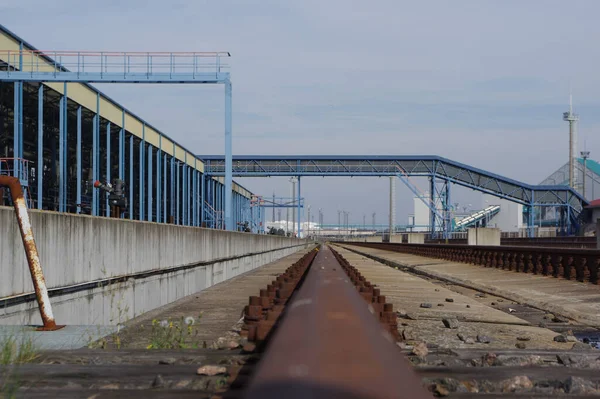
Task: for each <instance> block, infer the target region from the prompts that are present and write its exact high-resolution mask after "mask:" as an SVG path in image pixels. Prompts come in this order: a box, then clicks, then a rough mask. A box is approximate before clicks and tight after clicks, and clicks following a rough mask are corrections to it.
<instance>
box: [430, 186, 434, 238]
mask: <svg viewBox="0 0 600 399" xmlns="http://www.w3.org/2000/svg"><path fill="white" fill-rule="evenodd" d="M429 179H430V180H429V196H430V201H431V203H432V204H433V205H432V206H433V207H434V208H435V175H431V177H430V178H429ZM429 230H430V231H431V237H432V238H433V237H435V213H434V212H433V210H429Z"/></svg>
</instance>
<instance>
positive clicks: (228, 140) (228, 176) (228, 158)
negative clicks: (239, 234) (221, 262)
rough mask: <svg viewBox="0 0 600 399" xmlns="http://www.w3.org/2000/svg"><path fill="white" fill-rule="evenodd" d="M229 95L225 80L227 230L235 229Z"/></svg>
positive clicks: (229, 85) (230, 91)
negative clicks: (232, 217)
mask: <svg viewBox="0 0 600 399" xmlns="http://www.w3.org/2000/svg"><path fill="white" fill-rule="evenodd" d="M231 95H232V88H231V81H229V80H227V81H226V82H225V228H226V229H227V230H235V226H233V223H232V220H231V212H232V207H231V205H232V204H231V195H232V190H231V188H232V180H233V162H232V161H233V156H232V139H231V125H232V116H231Z"/></svg>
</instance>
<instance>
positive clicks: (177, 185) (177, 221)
mask: <svg viewBox="0 0 600 399" xmlns="http://www.w3.org/2000/svg"><path fill="white" fill-rule="evenodd" d="M176 167H177V173H176V175H177V182H176V184H175V191H176V193H175V194H176V197H177V214H176V215H175V223H176V224H179V214H180V212H179V211H180V209H179V187H180V186H179V182H180V180H181V179H180V172H179V170H180V169H181V168H180V167H179V161H177V162H176Z"/></svg>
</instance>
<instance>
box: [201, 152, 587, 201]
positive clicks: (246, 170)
mask: <svg viewBox="0 0 600 399" xmlns="http://www.w3.org/2000/svg"><path fill="white" fill-rule="evenodd" d="M199 158H200V159H202V160H203V161H204V162H205V173H206V174H207V175H211V176H224V175H225V169H226V167H225V163H226V162H225V160H224V159H223V156H199ZM233 160H234V161H235V166H234V167H233V174H234V175H235V176H238V177H259V176H394V175H397V174H398V171H399V169H402V170H403V171H404V172H405V174H406V175H408V176H424V177H429V176H431V175H432V173H433V172H434V170H435V163H441V164H443V166H444V169H441V168H438V169H437V170H436V172H435V173H436V175H437V176H438V177H440V178H443V179H446V180H449V181H452V182H453V183H455V184H459V185H462V186H465V187H469V188H473V189H475V190H478V191H482V192H486V193H490V194H493V195H496V196H499V197H502V198H506V199H510V200H512V201H516V202H519V203H521V204H523V205H528V204H529V203H530V202H531V201H530V200H531V198H530V197H531V192H532V190H534V191H536V197H537V198H540V195H539V194H540V192H545V191H548V192H554V193H557V195H563V196H564V195H567V194H568V195H572V196H573V198H575V199H576V200H574V201H572V202H573V203H574V205H575V203H579V204H587V202H586V201H585V200H584V199H583V197H582V196H581V195H580V194H579V193H577V192H576V191H574V190H573V189H571V188H570V187H566V186H536V185H530V184H526V183H523V182H519V181H516V180H513V179H509V178H505V177H502V176H499V175H496V174H494V173H490V172H486V171H484V170H481V169H478V168H474V167H471V166H468V165H465V164H461V163H458V162H455V161H451V160H448V159H446V158H442V157H437V156H430V155H425V156H373V155H365V156H329V155H326V156H318V155H317V156H253V155H247V156H244V155H240V156H235V157H233ZM444 170H446V172H444ZM449 171H452V172H449ZM482 181H483V184H486V186H483V185H482ZM487 182H490V183H487ZM498 187H501V188H500V189H499V188H498ZM559 198H560V197H559ZM562 201H565V202H566V200H565V199H562V198H561V202H562ZM538 202H540V201H538ZM552 202H555V201H552Z"/></svg>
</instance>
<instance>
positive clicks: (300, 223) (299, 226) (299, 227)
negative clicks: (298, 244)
mask: <svg viewBox="0 0 600 399" xmlns="http://www.w3.org/2000/svg"><path fill="white" fill-rule="evenodd" d="M300 198H302V196H301V195H300V176H298V238H300V230H301V226H302V219H300ZM259 209H260V206H259Z"/></svg>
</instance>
